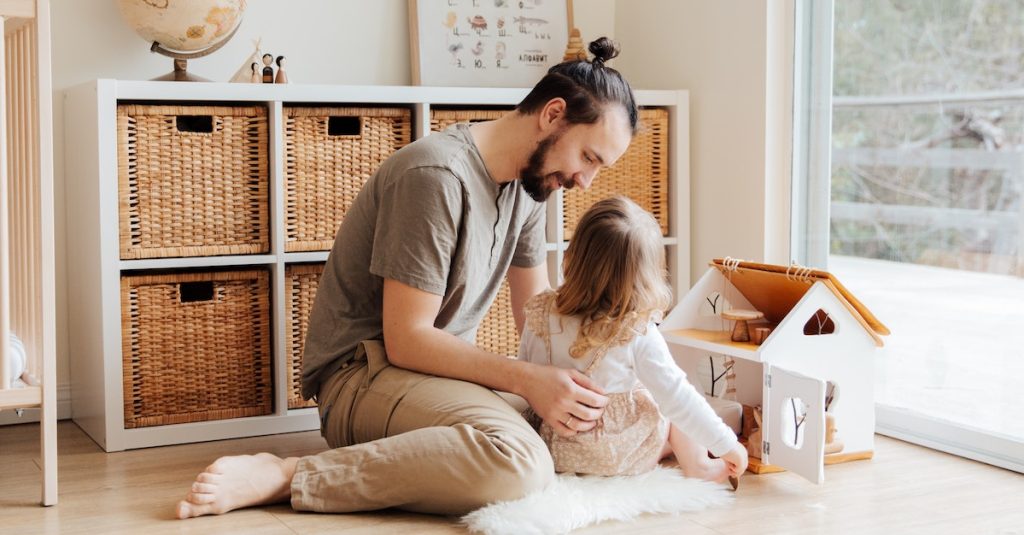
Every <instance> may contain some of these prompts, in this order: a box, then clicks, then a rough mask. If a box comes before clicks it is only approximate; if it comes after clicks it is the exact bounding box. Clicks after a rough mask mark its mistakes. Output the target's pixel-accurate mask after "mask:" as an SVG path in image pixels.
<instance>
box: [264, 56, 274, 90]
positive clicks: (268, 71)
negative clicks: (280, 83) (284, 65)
mask: <svg viewBox="0 0 1024 535" xmlns="http://www.w3.org/2000/svg"><path fill="white" fill-rule="evenodd" d="M273 64H274V56H272V55H271V54H263V83H265V84H272V83H274V67H273V66H272V65H273Z"/></svg>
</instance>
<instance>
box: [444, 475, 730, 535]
mask: <svg viewBox="0 0 1024 535" xmlns="http://www.w3.org/2000/svg"><path fill="white" fill-rule="evenodd" d="M732 494H733V493H732V491H730V490H728V488H727V487H726V486H725V485H722V484H718V483H710V482H707V481H702V480H699V479H688V478H685V477H683V475H682V474H681V473H680V472H679V470H678V469H675V468H668V467H663V466H659V467H658V468H656V469H654V470H653V471H651V472H648V473H646V474H641V475H637V476H620V477H592V476H585V477H577V476H574V475H565V474H563V475H560V476H558V477H557V478H556V479H555V482H554V483H552V484H551V485H549V486H548V487H547V488H545V489H543V490H540V491H537V492H534V493H533V494H529V495H527V496H525V497H523V498H521V499H518V500H513V501H507V502H497V503H492V504H490V505H488V506H486V507H483V508H481V509H477V510H476V511H473V512H472V513H469V514H468V515H466V516H464V517H462V523H463V524H465V525H466V526H467V527H468V528H469V530H470V531H473V532H476V533H486V534H487V535H505V534H510V535H511V534H515V535H522V534H534V533H536V534H548V533H568V532H570V531H572V530H574V529H579V528H582V527H584V526H589V525H591V524H596V523H598V522H604V521H606V520H631V519H633V518H635V517H637V516H639V515H641V514H645V513H672V514H678V513H683V512H692V511H700V510H702V509H704V508H706V507H709V506H714V505H724V504H727V503H731V502H732V498H733V497H732Z"/></svg>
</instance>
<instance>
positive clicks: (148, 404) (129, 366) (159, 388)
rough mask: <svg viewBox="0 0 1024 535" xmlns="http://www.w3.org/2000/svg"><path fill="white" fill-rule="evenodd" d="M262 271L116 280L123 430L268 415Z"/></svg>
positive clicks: (266, 299)
mask: <svg viewBox="0 0 1024 535" xmlns="http://www.w3.org/2000/svg"><path fill="white" fill-rule="evenodd" d="M269 280H270V279H269V276H268V274H267V272H266V271H264V270H250V271H230V272H229V271H216V272H204V273H172V274H162V275H126V276H122V277H121V332H122V358H123V373H124V426H125V428H128V429H131V428H137V427H151V426H158V425H168V424H180V423H188V422H201V421H206V420H223V419H228V418H241V417H245V416H258V415H264V414H270V413H271V412H272V411H273V386H272V383H271V377H270V361H271V357H270V352H271V349H270V282H269Z"/></svg>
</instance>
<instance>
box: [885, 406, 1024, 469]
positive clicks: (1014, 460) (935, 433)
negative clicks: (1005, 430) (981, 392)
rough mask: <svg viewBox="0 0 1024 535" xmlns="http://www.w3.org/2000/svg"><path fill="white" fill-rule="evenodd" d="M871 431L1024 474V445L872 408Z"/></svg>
mask: <svg viewBox="0 0 1024 535" xmlns="http://www.w3.org/2000/svg"><path fill="white" fill-rule="evenodd" d="M875 432H876V433H878V434H880V435H885V436H887V437H892V438H896V439H899V440H903V441H905V442H910V443H913V444H918V445H921V446H924V447H926V448H931V449H934V450H938V451H942V452H945V453H951V454H953V455H957V456H960V457H965V458H967V459H972V460H975V461H980V462H983V463H986V464H991V465H993V466H998V467H1000V468H1005V469H1007V470H1012V471H1014V472H1018V473H1021V474H1024V454H1022V452H1024V443H1022V442H1021V440H1020V439H1015V438H1012V437H1005V436H999V435H996V434H995V433H993V432H991V431H986V430H982V429H973V428H971V427H969V426H967V425H963V424H955V423H952V422H947V421H943V420H939V419H937V418H931V417H928V416H925V415H922V414H920V413H917V412H914V411H911V410H908V409H902V408H897V407H890V406H886V405H881V404H876V405H875Z"/></svg>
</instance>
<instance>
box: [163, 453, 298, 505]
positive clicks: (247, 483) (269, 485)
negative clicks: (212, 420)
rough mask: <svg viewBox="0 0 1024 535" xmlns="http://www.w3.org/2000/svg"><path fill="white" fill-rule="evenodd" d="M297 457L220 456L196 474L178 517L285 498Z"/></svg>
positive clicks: (287, 497) (265, 454)
mask: <svg viewBox="0 0 1024 535" xmlns="http://www.w3.org/2000/svg"><path fill="white" fill-rule="evenodd" d="M298 462H299V458H298V457H288V458H287V459H282V458H280V457H277V456H276V455H271V454H269V453H258V454H256V455H238V456H232V457H221V458H220V459H217V460H216V461H214V463H213V464H211V465H210V466H208V467H206V470H204V471H203V473H201V474H199V475H198V476H196V480H195V482H193V483H192V488H191V490H190V491H189V493H188V494H186V495H185V499H184V500H182V501H180V502H178V508H177V515H178V518H191V517H194V516H202V515H219V514H222V513H226V512H228V511H233V510H235V509H240V508H242V507H251V506H254V505H265V504H270V503H278V502H283V501H288V499H289V498H290V497H291V484H292V476H294V475H295V465H296V463H298Z"/></svg>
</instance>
